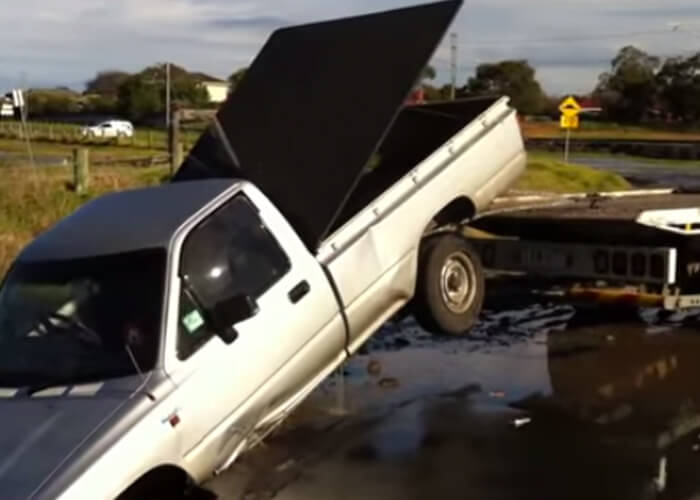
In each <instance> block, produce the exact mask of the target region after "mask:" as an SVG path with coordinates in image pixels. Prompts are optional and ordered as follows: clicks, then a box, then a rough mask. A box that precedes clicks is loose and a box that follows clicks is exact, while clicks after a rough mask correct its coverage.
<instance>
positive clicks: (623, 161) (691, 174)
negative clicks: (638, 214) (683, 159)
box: [572, 154, 700, 189]
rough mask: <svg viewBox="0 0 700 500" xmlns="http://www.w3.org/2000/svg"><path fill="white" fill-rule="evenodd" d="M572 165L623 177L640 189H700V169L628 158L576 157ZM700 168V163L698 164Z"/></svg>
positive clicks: (583, 155)
mask: <svg viewBox="0 0 700 500" xmlns="http://www.w3.org/2000/svg"><path fill="white" fill-rule="evenodd" d="M572 163H581V164H582V165H588V166H591V167H595V168H599V169H601V170H609V171H611V172H614V173H616V174H618V175H621V176H622V177H624V178H625V179H627V180H628V181H630V182H631V183H632V184H633V185H635V186H638V187H679V186H683V187H685V188H688V189H700V168H694V167H691V166H678V165H674V164H673V163H671V162H670V163H669V165H668V166H664V165H663V164H650V163H648V162H646V163H645V162H644V161H643V160H635V159H634V158H627V157H615V156H610V157H605V156H586V155H585V154H582V155H578V156H576V157H575V158H574V159H573V160H572ZM698 166H700V162H699V163H698Z"/></svg>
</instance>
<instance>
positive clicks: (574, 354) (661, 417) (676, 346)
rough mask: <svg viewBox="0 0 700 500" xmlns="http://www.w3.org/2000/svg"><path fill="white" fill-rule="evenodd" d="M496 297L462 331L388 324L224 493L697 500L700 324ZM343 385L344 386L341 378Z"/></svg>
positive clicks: (242, 467)
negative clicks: (468, 330)
mask: <svg viewBox="0 0 700 500" xmlns="http://www.w3.org/2000/svg"><path fill="white" fill-rule="evenodd" d="M699 324H700V323H699V322H698V320H697V318H696V317H695V316H693V315H675V316H672V317H670V318H665V319H663V320H662V319H659V318H658V315H657V314H656V313H655V312H654V311H647V312H646V313H645V314H644V315H642V316H636V315H623V316H622V317H617V316H611V315H609V314H607V313H605V312H603V311H602V310H597V309H595V308H593V309H575V308H573V307H571V306H568V305H556V304H540V303H536V302H534V301H527V300H521V299H519V300H518V301H517V302H516V303H496V302H494V301H491V303H489V304H488V310H486V311H485V313H484V315H483V318H482V321H481V323H480V324H479V326H478V327H477V328H476V329H475V330H474V331H473V332H472V334H471V335H470V336H469V337H468V338H463V339H436V338H435V337H433V336H432V335H430V334H428V333H427V332H424V331H422V330H421V329H420V328H419V327H418V326H417V325H416V324H415V323H414V322H413V320H412V319H411V318H408V319H406V320H404V321H402V322H401V323H400V324H391V325H388V326H387V327H386V328H385V329H384V330H383V331H382V332H380V333H379V334H378V335H377V336H376V337H375V338H374V339H372V340H371V341H370V343H369V344H368V346H367V348H366V350H365V352H363V353H362V354H361V355H358V356H356V357H355V358H354V359H352V360H351V361H350V362H349V363H348V364H347V366H346V367H345V370H344V372H345V375H344V377H342V378H340V377H335V378H333V379H329V380H328V381H327V382H326V383H325V384H324V385H323V386H322V387H321V388H320V389H319V390H318V391H316V393H314V394H313V395H312V396H311V397H310V398H309V400H308V401H307V402H306V403H305V404H304V405H303V406H302V407H301V408H300V409H299V410H298V411H297V412H296V413H295V415H294V416H293V417H292V418H291V419H290V422H289V424H288V425H287V426H286V428H284V429H281V430H279V431H278V432H277V433H276V434H275V435H273V436H272V437H270V438H269V439H268V440H267V441H266V442H265V444H264V445H261V446H260V447H258V448H256V449H254V450H253V451H251V452H249V453H248V454H246V455H245V456H244V457H242V459H241V460H240V461H239V462H238V463H237V464H236V465H235V466H234V467H233V468H232V470H231V471H229V472H227V473H225V474H224V475H223V476H221V477H219V478H217V479H215V480H214V481H212V482H211V483H209V484H208V485H207V487H208V488H209V489H210V490H211V491H213V492H215V493H217V494H218V495H219V498H222V499H246V500H257V499H268V498H278V499H280V500H299V499H323V500H326V499H328V500H336V499H337V500H345V499H367V500H372V499H387V500H390V499H397V500H398V499H401V500H412V499H438V498H475V499H549V498H557V499H559V498H566V499H578V498H581V499H593V498H596V499H599V498H602V499H607V498H609V499H615V500H623V499H652V498H664V499H665V498H669V499H671V498H673V499H691V498H700V474H699V473H700V329H699V327H698V326H699ZM341 389H344V390H341Z"/></svg>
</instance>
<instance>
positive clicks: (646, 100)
mask: <svg viewBox="0 0 700 500" xmlns="http://www.w3.org/2000/svg"><path fill="white" fill-rule="evenodd" d="M660 64H661V61H660V59H659V58H658V57H656V56H652V55H650V54H647V53H646V52H644V51H642V50H640V49H638V48H636V47H633V46H631V45H628V46H626V47H623V48H622V49H620V51H619V52H618V54H617V56H615V58H614V59H613V60H612V64H611V66H612V68H611V71H610V72H608V73H603V74H602V75H600V77H599V83H598V87H597V88H596V90H595V94H596V96H597V97H599V98H600V99H601V101H602V103H603V107H604V108H605V110H606V114H607V115H608V116H609V117H610V118H612V119H615V120H619V121H623V122H636V121H639V120H641V119H642V118H644V117H645V115H647V114H648V112H649V110H650V108H651V107H652V106H653V105H654V103H655V101H656V92H657V85H656V71H657V69H658V68H659V66H660Z"/></svg>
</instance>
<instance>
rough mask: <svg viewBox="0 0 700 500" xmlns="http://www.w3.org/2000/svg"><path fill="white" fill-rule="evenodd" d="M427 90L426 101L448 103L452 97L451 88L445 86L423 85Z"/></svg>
mask: <svg viewBox="0 0 700 500" xmlns="http://www.w3.org/2000/svg"><path fill="white" fill-rule="evenodd" d="M423 89H424V90H425V100H426V101H429V102H430V101H447V100H449V99H450V97H451V95H452V94H451V90H452V88H451V86H450V85H443V86H442V87H434V86H432V85H427V84H424V85H423Z"/></svg>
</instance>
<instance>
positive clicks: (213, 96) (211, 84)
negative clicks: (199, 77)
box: [201, 80, 229, 104]
mask: <svg viewBox="0 0 700 500" xmlns="http://www.w3.org/2000/svg"><path fill="white" fill-rule="evenodd" d="M201 85H203V86H204V88H205V89H207V94H208V95H209V102H213V103H217V104H218V103H222V102H224V101H225V100H226V98H227V97H228V89H229V84H228V82H227V81H224V80H209V81H204V82H201Z"/></svg>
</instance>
